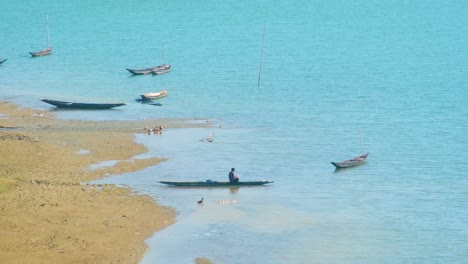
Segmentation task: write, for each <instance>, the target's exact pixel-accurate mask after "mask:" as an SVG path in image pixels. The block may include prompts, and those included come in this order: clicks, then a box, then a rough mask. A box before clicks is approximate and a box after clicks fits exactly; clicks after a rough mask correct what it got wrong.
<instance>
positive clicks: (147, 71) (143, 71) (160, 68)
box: [127, 45, 171, 75]
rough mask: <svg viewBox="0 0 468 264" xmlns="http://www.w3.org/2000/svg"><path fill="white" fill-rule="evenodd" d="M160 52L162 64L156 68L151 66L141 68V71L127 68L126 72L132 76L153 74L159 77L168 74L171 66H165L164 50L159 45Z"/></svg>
mask: <svg viewBox="0 0 468 264" xmlns="http://www.w3.org/2000/svg"><path fill="white" fill-rule="evenodd" d="M161 50H162V55H163V64H161V65H158V66H153V67H149V68H143V69H129V68H127V71H129V72H130V73H131V74H133V75H145V74H150V73H152V74H154V75H160V74H164V73H168V72H170V71H171V65H170V64H166V59H165V57H164V49H163V47H162V45H161Z"/></svg>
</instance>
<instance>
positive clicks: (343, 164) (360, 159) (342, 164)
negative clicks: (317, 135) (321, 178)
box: [330, 153, 369, 169]
mask: <svg viewBox="0 0 468 264" xmlns="http://www.w3.org/2000/svg"><path fill="white" fill-rule="evenodd" d="M368 155H369V153H364V154H362V155H360V156H357V157H354V158H352V159H348V160H343V161H332V162H330V163H331V164H333V166H335V167H336V168H337V169H342V168H349V167H353V166H356V165H359V164H362V163H364V162H366V160H367V156H368Z"/></svg>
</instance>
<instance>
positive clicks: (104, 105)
mask: <svg viewBox="0 0 468 264" xmlns="http://www.w3.org/2000/svg"><path fill="white" fill-rule="evenodd" d="M41 101H43V102H46V103H48V104H51V105H55V106H56V107H59V108H69V109H110V108H114V107H118V106H123V105H125V103H111V104H107V103H74V102H64V101H57V100H49V99H42V100H41Z"/></svg>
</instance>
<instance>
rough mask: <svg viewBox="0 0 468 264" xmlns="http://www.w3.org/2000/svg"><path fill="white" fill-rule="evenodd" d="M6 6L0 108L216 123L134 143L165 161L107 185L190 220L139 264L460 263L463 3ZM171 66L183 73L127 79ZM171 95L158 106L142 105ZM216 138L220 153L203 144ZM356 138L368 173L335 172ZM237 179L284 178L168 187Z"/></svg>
mask: <svg viewBox="0 0 468 264" xmlns="http://www.w3.org/2000/svg"><path fill="white" fill-rule="evenodd" d="M4 2H5V3H3V5H2V10H3V12H2V13H3V15H2V20H1V23H0V32H2V34H1V42H2V47H0V57H5V58H8V61H7V62H5V63H4V64H3V65H0V97H1V98H2V99H8V100H12V101H15V102H18V103H20V104H22V105H24V106H28V107H34V108H38V109H50V110H51V111H54V108H53V107H50V106H49V105H47V104H45V103H43V102H41V101H40V100H38V99H41V98H50V99H59V100H60V99H63V100H70V101H111V102H115V101H119V102H120V101H123V102H126V103H127V104H128V105H127V106H125V107H122V108H118V109H115V110H111V111H98V112H95V111H57V113H58V114H59V116H60V117H62V118H74V119H92V120H108V119H113V120H128V119H143V118H157V117H200V118H210V119H211V120H212V122H213V123H214V124H215V125H214V127H213V128H206V129H185V130H168V131H165V132H164V133H163V135H161V136H147V135H138V136H137V141H139V142H142V143H144V144H145V145H147V146H148V147H149V149H150V151H149V153H148V154H146V155H157V156H166V157H168V158H169V160H168V161H167V162H165V163H163V164H161V165H158V166H154V167H150V168H148V169H146V170H144V171H141V172H136V173H132V174H128V175H123V176H119V177H115V178H111V179H108V180H106V181H107V182H113V183H117V184H127V185H130V186H132V187H134V188H136V189H138V190H140V191H142V192H144V193H148V194H150V195H152V196H154V197H155V198H156V199H157V200H158V201H159V202H161V203H162V204H165V205H169V206H173V207H174V208H176V210H177V212H178V217H177V223H176V224H174V225H172V226H170V227H169V228H167V229H165V230H163V231H161V232H158V233H157V234H155V236H154V237H153V238H151V239H149V240H148V241H147V242H148V244H149V246H150V249H149V251H148V253H147V254H146V256H145V258H144V259H143V261H142V262H143V263H192V261H193V259H194V258H195V257H198V256H205V257H208V258H210V259H212V260H214V261H215V263H465V262H466V259H467V258H468V239H467V237H468V231H467V230H468V220H467V219H468V213H467V210H466V201H467V198H468V191H467V190H468V188H467V187H468V180H467V176H468V175H467V173H466V171H465V167H466V165H467V164H468V162H467V160H468V154H467V151H466V149H467V147H468V137H467V136H466V131H468V125H467V123H468V122H467V120H468V107H467V105H466V101H467V99H468V87H467V86H468V85H467V81H466V76H468V74H467V73H468V66H467V65H468V63H467V59H466V50H467V49H466V47H468V37H467V36H468V34H467V33H468V24H467V23H466V14H467V13H468V4H466V3H465V2H464V1H450V2H447V3H445V2H440V1H420V0H416V1H397V0H395V1H381V2H376V1H363V0H360V1H352V2H350V1H338V0H332V1H296V2H290V1H274V2H271V1H242V0H241V1H224V2H219V1H202V2H197V3H192V2H188V1H186V2H179V1H169V2H160V1H147V2H138V3H136V2H130V1H120V0H117V1H81V2H80V3H75V2H76V1H60V2H57V1H50V0H49V1H45V0H44V1H40V2H37V1H27V2H24V1H23V2H22V3H21V4H19V3H17V2H14V1H11V0H6V1H4ZM47 15H48V16H49V24H50V39H51V45H52V47H53V48H54V53H53V54H52V55H51V56H47V57H42V58H31V57H30V56H29V54H28V52H29V51H34V50H39V49H42V48H44V47H45V45H46V29H45V17H46V16H47ZM265 21H266V31H265V46H264V54H263V65H262V76H261V77H262V78H261V85H260V87H257V79H258V71H259V64H260V54H261V46H262V34H263V27H264V23H265ZM163 62H166V63H169V64H172V72H171V73H169V74H166V75H161V76H137V77H133V76H131V75H130V74H129V73H128V72H127V71H126V70H125V68H143V67H148V66H152V65H157V64H162V63H163ZM162 89H167V90H168V92H169V96H168V97H167V98H164V99H163V100H161V101H160V102H161V103H162V104H163V106H162V107H154V106H148V105H142V104H139V103H137V102H135V100H134V99H135V98H137V97H138V96H139V94H141V93H145V92H154V91H159V90H162ZM218 126H222V128H219V127H218ZM211 133H215V141H214V142H213V143H202V142H200V141H199V139H200V138H202V137H206V136H207V135H208V134H211ZM360 134H362V136H363V142H364V148H365V150H366V151H368V152H370V156H369V159H368V162H367V163H366V164H365V165H362V166H359V167H356V168H353V169H348V170H343V171H335V170H334V168H333V166H332V165H331V164H330V163H329V162H330V161H334V160H341V159H347V158H350V157H353V156H355V155H357V154H359V153H360V152H361V147H360ZM231 167H236V169H237V171H238V173H239V174H240V176H241V179H245V180H257V179H268V180H273V181H275V183H274V184H273V185H271V186H265V187H255V188H240V189H238V190H227V189H215V190H212V189H177V188H169V187H166V186H161V185H159V184H157V183H156V181H158V180H186V179H190V180H204V179H217V180H223V179H227V173H228V171H229V169H230V168H231ZM200 197H204V198H205V203H204V205H203V206H198V204H197V203H196V201H197V200H199V199H200ZM234 200H235V201H236V202H235V203H233V201H234ZM223 202H224V203H223Z"/></svg>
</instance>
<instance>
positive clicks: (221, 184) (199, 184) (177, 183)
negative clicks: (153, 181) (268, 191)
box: [159, 180, 273, 187]
mask: <svg viewBox="0 0 468 264" xmlns="http://www.w3.org/2000/svg"><path fill="white" fill-rule="evenodd" d="M159 183H162V184H167V185H171V186H178V187H240V186H258V185H265V184H268V183H273V182H272V181H240V182H235V183H230V182H228V181H225V182H224V181H221V182H220V181H209V180H208V181H186V182H182V181H160V182H159Z"/></svg>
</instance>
